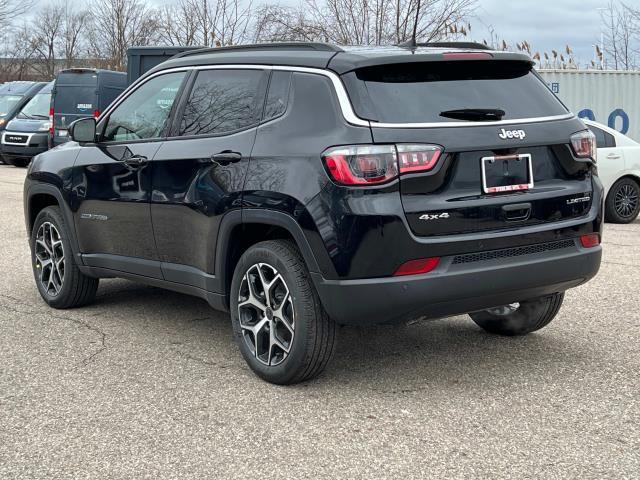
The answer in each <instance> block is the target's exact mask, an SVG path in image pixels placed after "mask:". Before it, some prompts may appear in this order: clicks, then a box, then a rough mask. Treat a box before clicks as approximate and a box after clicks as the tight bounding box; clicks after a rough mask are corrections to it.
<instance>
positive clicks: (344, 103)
mask: <svg viewBox="0 0 640 480" xmlns="http://www.w3.org/2000/svg"><path fill="white" fill-rule="evenodd" d="M193 70H280V71H287V72H301V73H311V74H316V75H323V76H325V77H327V78H329V80H331V83H332V84H333V87H334V91H335V93H336V96H337V98H338V103H339V104H340V109H341V110H342V116H343V117H344V119H345V120H346V121H347V122H348V123H350V124H351V125H356V126H359V127H371V128H457V127H491V126H499V125H514V124H523V123H539V122H548V121H554V120H568V119H571V118H575V115H574V114H573V113H571V112H569V113H566V114H563V115H554V116H548V117H531V118H517V119H509V120H498V121H493V122H427V123H383V122H376V121H370V120H364V119H362V118H360V117H358V115H356V113H355V111H354V110H353V106H352V105H351V100H350V99H349V95H348V94H347V90H346V88H345V86H344V83H342V80H340V76H339V75H338V74H337V73H334V72H332V71H331V70H323V69H321V68H312V67H295V66H289V65H260V64H224V65H188V66H183V67H174V68H167V69H165V70H159V71H157V72H155V73H153V74H151V75H149V76H148V77H145V78H144V79H143V80H142V81H136V82H135V83H133V84H132V85H131V86H130V87H129V88H127V89H126V90H125V91H124V92H122V94H121V95H120V97H118V98H117V99H116V100H115V101H114V102H113V103H112V104H111V105H110V106H109V107H108V108H107V110H106V111H104V112H103V113H102V115H101V116H100V120H102V119H103V118H106V117H107V116H108V115H110V114H111V112H112V111H113V110H114V109H116V108H117V107H118V105H120V103H122V102H123V101H124V100H125V99H126V98H127V97H128V96H129V95H131V93H133V92H134V91H135V90H137V89H138V88H139V87H140V86H142V85H144V84H145V83H146V82H148V81H149V80H151V79H153V78H155V77H157V76H160V75H164V74H167V73H174V72H189V71H193Z"/></svg>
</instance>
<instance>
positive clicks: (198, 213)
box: [24, 43, 603, 384]
mask: <svg viewBox="0 0 640 480" xmlns="http://www.w3.org/2000/svg"><path fill="white" fill-rule="evenodd" d="M460 47H461V48H456V45H451V44H441V45H438V46H419V47H414V48H410V47H388V48H366V47H362V48H347V47H344V48H342V47H337V46H333V45H327V44H314V43H305V44H275V45H268V44H267V45H256V46H244V47H234V48H224V49H211V50H200V51H195V52H189V53H185V54H182V55H181V56H179V57H178V58H174V59H172V60H170V61H168V62H165V63H163V64H162V65H160V66H158V67H156V68H154V69H152V70H151V71H150V72H149V73H148V74H146V75H145V76H144V77H142V78H141V79H140V80H139V81H137V82H136V83H135V84H134V85H133V86H132V87H130V88H129V89H128V90H127V92H126V93H125V94H124V95H123V96H122V97H121V98H120V99H119V100H118V101H117V102H116V103H114V104H113V105H111V107H109V108H108V109H107V110H106V111H105V112H104V113H103V115H102V116H101V117H100V119H99V121H98V122H96V121H95V120H94V119H92V118H88V119H84V120H80V121H78V122H76V123H74V124H73V125H72V126H71V127H70V135H71V137H72V138H73V140H75V141H76V142H77V143H69V144H67V145H66V146H65V148H63V149H56V150H52V151H50V152H47V153H44V154H42V155H39V156H38V157H36V159H35V160H34V162H32V165H31V168H30V170H29V173H28V177H27V180H26V182H25V187H24V207H25V217H26V223H27V229H28V232H29V235H30V239H31V240H30V241H31V248H32V260H33V271H34V275H35V281H36V285H37V287H38V289H39V291H40V294H41V295H42V297H43V298H44V300H45V301H46V302H47V303H48V304H49V305H51V306H52V307H55V308H69V307H75V306H79V305H84V304H86V303H88V302H90V301H91V300H92V299H93V298H94V296H95V293H96V288H97V286H98V279H99V278H104V277H124V278H129V279H133V280H137V281H141V282H145V283H148V284H150V285H155V286H159V287H163V288H168V289H172V290H176V291H179V292H184V293H188V294H192V295H195V296H199V297H202V298H205V299H206V300H207V301H208V302H209V303H210V304H211V305H212V306H213V307H214V308H217V309H221V310H230V312H231V319H232V324H233V330H234V333H235V336H236V338H237V340H238V344H239V347H240V350H241V352H242V354H243V356H244V358H245V359H246V361H247V362H248V364H249V365H250V367H251V368H252V369H253V370H254V371H255V372H256V373H257V374H258V375H260V376H261V377H262V378H264V379H266V380H268V381H270V382H275V383H283V384H287V383H293V382H298V381H302V380H305V379H308V378H311V377H313V376H314V375H316V374H318V373H319V372H320V371H322V369H323V368H324V367H325V365H326V364H327V362H328V361H329V358H330V357H331V353H332V351H333V348H334V337H335V328H336V327H335V325H336V323H341V324H360V325H371V324H375V323H380V322H392V321H401V320H406V319H408V318H411V317H417V316H427V317H441V316H447V315H453V314H461V313H468V312H470V315H471V318H472V319H473V320H474V321H475V322H476V323H477V324H478V325H480V326H481V327H482V328H484V329H485V330H487V331H489V332H492V333H498V334H503V335H520V334H526V333H529V332H533V331H535V330H538V329H540V328H542V327H544V326H545V325H547V324H548V323H549V322H550V321H551V320H552V319H553V318H554V317H555V315H556V314H557V312H558V310H559V308H560V306H561V304H562V300H563V296H564V292H565V290H567V289H569V288H572V287H575V286H578V285H581V284H583V283H584V282H586V281H587V280H589V279H590V278H591V277H593V276H594V275H595V274H596V272H597V271H598V268H599V265H600V257H601V247H600V234H601V226H602V195H603V188H602V185H601V182H600V181H599V179H598V177H597V174H596V150H595V144H594V138H593V135H592V134H591V133H590V132H589V131H588V130H587V129H586V128H585V126H584V124H583V123H582V122H581V121H580V120H579V119H578V118H576V117H575V116H574V115H573V114H572V113H570V112H569V111H568V110H567V109H566V108H565V107H564V105H562V104H561V103H560V101H559V100H557V99H556V98H555V96H554V95H553V94H552V93H551V91H550V90H549V89H548V88H547V87H546V86H545V84H544V82H542V81H541V80H540V79H539V78H538V76H537V75H536V74H535V73H534V71H533V70H532V67H533V63H532V61H531V60H530V59H529V58H528V57H527V56H525V55H521V54H516V53H507V52H497V51H488V50H486V49H483V47H482V46H479V45H478V46H476V45H461V46H460Z"/></svg>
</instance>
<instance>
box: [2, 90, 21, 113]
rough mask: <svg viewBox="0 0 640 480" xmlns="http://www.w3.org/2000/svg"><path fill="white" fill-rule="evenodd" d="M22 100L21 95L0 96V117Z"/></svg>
mask: <svg viewBox="0 0 640 480" xmlns="http://www.w3.org/2000/svg"><path fill="white" fill-rule="evenodd" d="M21 99H22V95H0V117H5V116H7V114H8V113H9V112H10V111H11V110H12V109H13V107H14V106H15V105H16V104H17V103H18V102H19V101H20V100H21Z"/></svg>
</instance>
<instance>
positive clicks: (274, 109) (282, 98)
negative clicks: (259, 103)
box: [263, 71, 291, 120]
mask: <svg viewBox="0 0 640 480" xmlns="http://www.w3.org/2000/svg"><path fill="white" fill-rule="evenodd" d="M290 84H291V72H280V71H274V72H273V73H272V74H271V81H270V82H269V93H268V94H267V102H266V105H265V109H264V118H263V119H264V120H271V119H273V118H276V117H279V116H280V115H282V114H283V113H284V112H285V111H286V110H287V102H288V101H289V85H290Z"/></svg>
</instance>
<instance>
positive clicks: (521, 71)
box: [345, 60, 567, 123]
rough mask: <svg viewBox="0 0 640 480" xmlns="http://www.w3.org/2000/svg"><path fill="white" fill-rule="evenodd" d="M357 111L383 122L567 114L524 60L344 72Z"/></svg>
mask: <svg viewBox="0 0 640 480" xmlns="http://www.w3.org/2000/svg"><path fill="white" fill-rule="evenodd" d="M345 80H346V82H345V83H346V86H347V89H348V90H349V94H350V97H351V100H352V103H353V104H354V108H355V110H356V113H357V114H358V115H359V116H361V117H363V118H370V119H371V120H377V121H378V122H383V123H427V122H428V123H432V122H435V123H439V122H452V121H458V122H459V121H464V120H460V119H455V118H450V117H448V116H445V115H442V113H443V112H447V111H452V110H463V109H498V110H503V111H504V112H505V115H504V116H503V117H502V119H503V120H511V119H520V118H531V117H546V116H553V115H563V114H566V113H567V110H566V109H565V107H564V106H563V105H562V103H560V101H559V100H558V99H557V98H556V97H555V96H554V95H553V94H552V93H551V91H550V90H549V89H548V88H547V86H546V85H545V84H544V83H543V82H542V81H541V80H539V79H538V77H537V76H536V75H535V74H534V73H533V72H532V71H531V68H530V66H529V65H528V64H527V63H524V62H512V61H504V60H503V61H487V60H485V61H458V62H425V63H407V64H400V65H383V66H376V67H367V68H363V69H360V70H357V71H356V72H355V73H351V74H348V78H346V79H345Z"/></svg>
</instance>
